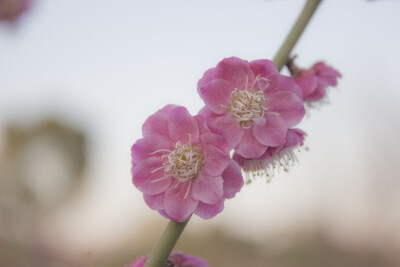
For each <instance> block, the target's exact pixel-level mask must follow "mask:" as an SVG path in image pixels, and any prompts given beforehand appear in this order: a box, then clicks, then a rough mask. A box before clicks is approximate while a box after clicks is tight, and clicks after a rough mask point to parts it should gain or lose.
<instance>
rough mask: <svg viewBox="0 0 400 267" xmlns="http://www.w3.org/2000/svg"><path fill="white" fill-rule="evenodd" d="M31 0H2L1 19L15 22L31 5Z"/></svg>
mask: <svg viewBox="0 0 400 267" xmlns="http://www.w3.org/2000/svg"><path fill="white" fill-rule="evenodd" d="M30 2H31V1H30V0H0V21H6V22H11V23H13V22H15V21H17V20H18V18H19V17H20V16H21V14H22V13H24V12H25V11H26V10H27V9H28V8H29V6H30Z"/></svg>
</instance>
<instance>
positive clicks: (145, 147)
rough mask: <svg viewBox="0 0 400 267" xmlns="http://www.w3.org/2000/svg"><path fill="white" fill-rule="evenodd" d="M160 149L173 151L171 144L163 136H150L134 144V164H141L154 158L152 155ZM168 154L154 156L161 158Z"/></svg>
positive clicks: (132, 150)
mask: <svg viewBox="0 0 400 267" xmlns="http://www.w3.org/2000/svg"><path fill="white" fill-rule="evenodd" d="M159 149H169V150H171V149H173V146H172V145H171V142H170V141H169V140H166V139H164V138H163V137H162V136H155V135H150V136H147V137H145V138H142V139H139V140H137V141H136V143H135V144H133V146H132V149H131V154H132V162H140V161H142V160H145V159H147V158H149V157H151V156H152V154H151V153H153V152H155V151H157V150H159ZM166 153H167V152H162V153H156V154H154V156H161V155H163V154H166Z"/></svg>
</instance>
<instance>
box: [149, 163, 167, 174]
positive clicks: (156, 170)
mask: <svg viewBox="0 0 400 267" xmlns="http://www.w3.org/2000/svg"><path fill="white" fill-rule="evenodd" d="M164 168H165V166H164V165H163V166H161V167H158V168H156V169H154V170H152V171H150V173H155V172H158V171H159V170H161V169H164Z"/></svg>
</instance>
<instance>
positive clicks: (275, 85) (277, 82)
mask: <svg viewBox="0 0 400 267" xmlns="http://www.w3.org/2000/svg"><path fill="white" fill-rule="evenodd" d="M268 79H270V80H271V85H270V86H269V87H268V88H267V90H265V92H264V93H266V97H268V95H267V94H271V93H274V92H277V91H291V92H293V93H294V94H295V95H297V96H298V97H299V98H300V99H302V95H303V93H302V91H301V89H300V87H299V86H298V85H297V84H296V82H295V81H294V80H293V79H292V78H290V77H287V76H284V75H281V74H273V75H271V76H269V77H268Z"/></svg>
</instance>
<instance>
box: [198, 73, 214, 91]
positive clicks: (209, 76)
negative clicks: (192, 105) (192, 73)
mask: <svg viewBox="0 0 400 267" xmlns="http://www.w3.org/2000/svg"><path fill="white" fill-rule="evenodd" d="M214 72H215V68H212V69H209V70H207V71H206V72H204V75H203V77H202V78H201V79H200V80H199V82H198V83H197V90H199V89H200V88H201V87H203V86H204V85H206V84H207V83H209V82H211V80H212V79H213V75H214Z"/></svg>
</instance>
